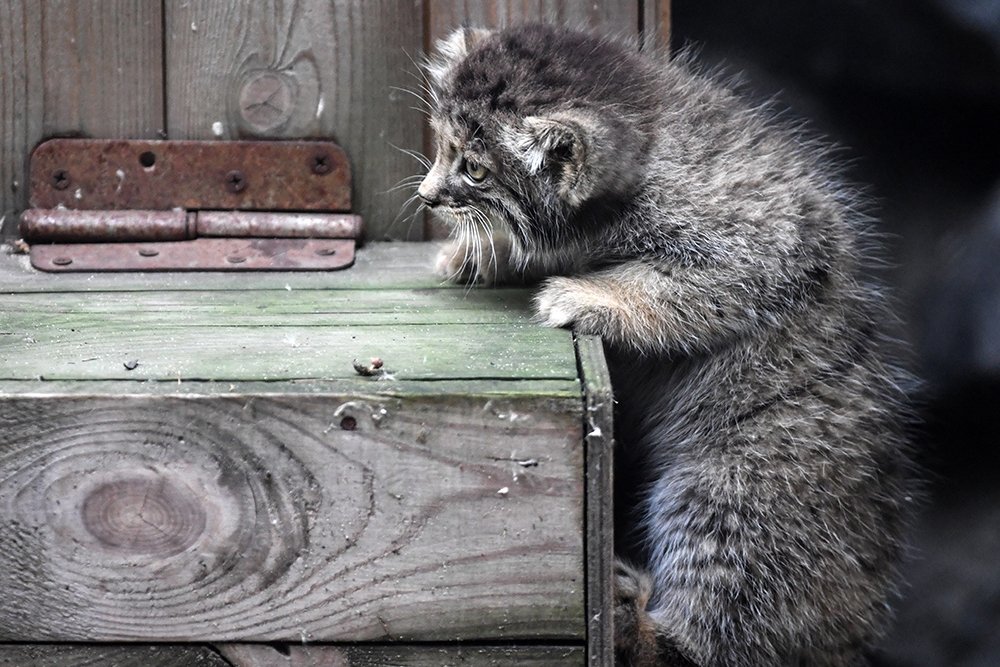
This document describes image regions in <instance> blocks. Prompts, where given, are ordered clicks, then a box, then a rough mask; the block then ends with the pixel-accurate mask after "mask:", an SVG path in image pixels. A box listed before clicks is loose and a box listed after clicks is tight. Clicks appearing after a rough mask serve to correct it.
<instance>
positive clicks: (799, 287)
mask: <svg viewBox="0 0 1000 667" xmlns="http://www.w3.org/2000/svg"><path fill="white" fill-rule="evenodd" d="M427 73H428V87H427V90H426V92H427V93H428V94H429V96H430V106H431V110H430V113H431V124H432V127H433V129H434V132H435V135H436V150H437V156H436V160H435V162H434V164H433V166H432V167H431V168H430V171H429V173H428V174H427V175H426V177H425V178H424V179H423V182H422V183H421V185H420V187H419V190H418V194H419V196H420V198H421V200H422V201H423V202H424V203H425V204H426V205H427V206H429V207H431V208H433V209H434V211H435V213H438V214H440V215H441V217H442V218H443V219H445V220H446V221H449V222H450V223H451V224H452V225H453V226H454V229H455V234H454V237H453V241H451V242H450V243H449V244H448V245H446V246H445V247H444V249H443V250H442V252H441V254H440V256H439V257H438V261H437V270H438V271H439V272H440V273H442V274H443V275H445V276H447V277H449V278H452V279H454V280H457V281H480V282H484V283H490V284H493V283H509V282H524V281H534V280H538V279H543V282H542V283H541V287H540V289H539V290H538V293H537V296H536V298H535V308H536V312H537V317H538V320H539V321H540V322H542V323H544V324H546V325H549V326H553V327H573V328H574V329H576V330H577V331H581V332H586V333H592V334H599V335H601V336H602V337H603V338H604V341H605V344H606V347H607V350H608V356H609V360H610V363H611V370H612V378H613V383H614V388H615V393H616V398H617V400H618V412H617V414H616V424H617V427H616V438H617V441H618V451H617V452H616V475H617V476H618V477H617V488H616V498H617V501H616V502H617V504H618V506H619V509H620V513H619V519H620V520H619V521H618V525H617V531H618V535H619V540H618V544H617V545H616V549H617V550H618V553H619V554H620V555H621V556H622V557H623V560H622V561H621V562H620V564H619V567H618V571H617V572H616V579H617V581H616V592H615V595H616V609H615V619H614V620H615V624H616V654H617V656H618V660H619V662H620V663H622V664H632V665H653V664H664V665H681V664H683V665H687V664H696V665H705V666H708V665H719V666H727V667H732V666H738V665H786V664H807V665H851V664H857V663H858V662H859V661H861V660H862V656H863V653H864V650H865V649H866V647H869V646H870V645H871V644H872V642H873V641H874V640H876V639H877V638H878V637H879V635H880V634H881V633H882V631H883V628H884V626H885V623H886V620H887V615H888V604H887V599H888V597H889V594H890V590H891V589H892V586H893V582H894V577H895V565H896V563H897V561H898V560H899V558H900V552H901V548H902V547H901V535H902V532H903V528H904V524H905V519H906V517H907V514H908V511H907V505H908V503H909V496H908V493H909V492H908V479H909V475H908V470H909V465H908V457H907V453H906V446H905V434H904V428H903V421H904V420H903V418H902V417H903V415H904V410H903V407H902V406H903V405H905V401H906V395H905V390H904V386H905V384H906V382H907V378H906V375H905V374H904V373H903V372H902V371H900V370H898V369H897V368H895V367H894V366H893V365H892V364H891V363H890V362H889V361H887V354H886V351H885V350H886V343H885V341H884V340H883V337H882V336H881V334H880V333H879V329H880V326H881V325H882V323H883V322H884V320H885V319H886V317H887V314H886V311H885V309H884V306H883V301H884V300H883V298H882V295H881V294H880V291H879V289H878V288H877V287H875V286H873V285H872V284H871V283H869V282H866V280H865V278H864V275H863V269H864V265H863V264H864V261H865V257H866V254H867V250H866V247H865V245H866V243H865V241H864V239H865V238H866V236H865V233H864V231H863V229H862V218H861V216H860V214H858V213H857V212H856V211H855V210H854V209H853V205H854V204H855V197H854V195H853V191H852V190H851V189H849V188H846V187H845V186H843V185H842V184H841V183H840V181H839V179H838V175H837V172H836V170H835V169H833V168H832V167H830V166H829V156H828V154H827V153H828V152H827V151H825V150H824V149H823V148H822V146H821V145H819V144H817V143H815V142H811V141H808V140H806V139H804V138H803V136H802V134H801V133H799V132H797V131H793V130H789V129H786V128H782V127H780V125H779V124H777V123H775V122H774V121H773V120H772V119H771V118H770V115H769V113H768V112H767V111H766V110H761V109H753V108H749V107H748V106H747V105H746V104H745V103H744V102H743V101H742V100H741V99H739V97H738V96H737V95H735V94H734V93H733V92H732V91H731V90H729V89H727V88H726V87H725V86H724V85H722V84H720V83H718V82H716V81H715V80H713V79H712V77H707V76H703V75H700V74H699V73H698V72H697V71H696V70H695V69H693V67H692V66H691V64H690V63H689V62H686V59H684V58H681V59H679V60H678V61H675V62H668V61H667V59H666V58H665V57H660V56H656V57H654V56H648V55H646V56H644V55H641V54H639V53H638V52H637V50H636V49H635V48H634V47H632V46H631V45H628V44H623V43H619V42H616V41H613V40H609V39H604V38H600V37H597V36H594V35H591V34H587V33H582V32H576V31H572V30H567V29H562V28H557V27H551V26H543V25H528V26H520V27H514V28H508V29H505V30H502V31H485V30H469V29H463V30H459V31H458V32H456V33H454V34H453V35H451V36H450V37H449V38H448V39H446V40H444V41H442V42H441V43H439V45H438V50H437V55H436V56H435V57H434V58H432V59H431V60H430V61H429V63H428V66H427ZM626 558H627V559H628V561H629V562H631V563H632V564H631V565H629V564H627V562H626V560H625V559H626Z"/></svg>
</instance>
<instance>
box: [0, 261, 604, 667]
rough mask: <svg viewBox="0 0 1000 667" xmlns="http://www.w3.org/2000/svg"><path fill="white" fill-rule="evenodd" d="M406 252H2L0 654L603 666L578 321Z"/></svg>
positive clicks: (599, 418)
mask: <svg viewBox="0 0 1000 667" xmlns="http://www.w3.org/2000/svg"><path fill="white" fill-rule="evenodd" d="M434 250H435V248H434V247H433V246H432V245H431V244H376V245H372V246H369V247H366V248H363V249H362V250H361V251H360V252H359V255H358V263H357V265H356V266H355V267H354V268H351V269H348V270H346V271H340V272H333V273H325V274H318V273H288V274H274V273H261V274H241V275H234V274H229V275H225V274H212V273H203V274H93V275H85V274H77V275H73V274H61V275H54V274H39V273H37V272H34V271H32V270H31V269H29V268H27V266H26V263H25V259H24V258H23V257H21V256H17V255H5V256H2V257H0V359H2V360H3V362H2V364H0V598H2V599H3V600H4V604H2V605H0V642H7V643H2V644H0V665H3V664H17V665H21V664H26V665H55V664H71V663H72V664H107V665H123V666H124V665H138V664H152V665H174V664H177V665H180V664H190V665H199V664H204V665H232V666H243V665H246V666H256V665H270V664H284V663H283V662H275V661H276V660H277V658H275V656H280V657H281V659H282V660H284V661H288V662H289V664H295V665H298V664H301V665H313V664H336V665H340V664H344V665H375V664H386V663H387V662H388V663H391V664H405V665H431V664H449V663H451V662H457V661H463V662H462V664H473V665H498V664H527V665H531V664H537V665H563V664H565V665H569V664H583V663H584V662H585V661H586V662H588V663H589V664H595V665H596V664H608V665H610V664H611V663H610V658H611V653H610V637H611V634H610V632H611V630H610V613H609V612H608V611H607V606H606V605H607V596H606V592H607V586H608V577H609V572H610V566H611V565H610V560H611V551H610V544H611V543H610V482H611V466H610V446H611V445H610V443H611V441H610V433H611V423H610V418H611V400H610V389H609V385H608V383H607V376H606V369H605V368H604V366H603V363H604V362H603V356H602V353H601V348H600V342H599V341H597V340H594V339H590V338H581V339H580V340H579V341H576V343H574V340H573V337H572V335H571V333H570V332H567V331H563V330H551V329H544V328H541V327H538V326H536V325H535V324H533V323H532V322H531V320H530V315H529V310H528V303H529V301H528V298H529V297H528V293H527V292H526V291H525V290H520V289H474V290H466V289H464V288H461V287H454V286H447V285H443V284H441V283H440V281H439V280H438V279H437V278H436V277H434V276H433V275H432V274H431V272H430V270H429V266H430V261H431V257H432V256H433V252H434ZM371 357H380V358H381V359H382V360H383V361H384V369H385V371H386V375H384V376H383V377H378V378H375V377H361V376H359V375H358V374H357V373H356V372H355V370H354V368H353V366H352V362H353V361H354V360H355V359H357V360H359V361H362V362H367V361H368V360H369V359H370V358H371ZM25 642H31V644H25ZM39 642H40V643H39ZM122 642H125V643H122ZM261 642H264V643H261ZM359 642H361V643H359ZM364 642H375V644H365V643H364ZM428 642H430V644H428ZM175 643H176V644H175ZM303 643H305V646H302V645H301V644H303ZM345 643H347V644H345ZM317 644H319V645H317ZM67 661H69V662H67Z"/></svg>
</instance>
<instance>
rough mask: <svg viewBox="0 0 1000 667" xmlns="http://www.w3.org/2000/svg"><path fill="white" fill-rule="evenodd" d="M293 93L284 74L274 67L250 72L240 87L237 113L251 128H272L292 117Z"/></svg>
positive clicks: (267, 130) (254, 129)
mask: <svg viewBox="0 0 1000 667" xmlns="http://www.w3.org/2000/svg"><path fill="white" fill-rule="evenodd" d="M292 97H293V95H292V86H291V84H290V83H289V81H288V78H287V77H286V76H285V75H283V74H281V73H279V72H275V71H273V70H257V71H255V72H251V73H249V74H248V75H247V77H246V81H245V82H244V84H243V87H242V88H241V89H240V100H239V105H240V116H241V117H242V118H243V121H244V122H245V123H246V124H247V125H248V126H249V128H250V129H251V130H253V131H254V132H258V133H264V132H269V131H271V130H275V129H277V128H278V127H280V126H281V125H283V124H284V123H285V122H286V121H287V120H288V119H289V118H290V117H291V115H292V107H293V105H292Z"/></svg>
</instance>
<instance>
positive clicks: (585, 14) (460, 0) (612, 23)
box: [425, 0, 642, 239]
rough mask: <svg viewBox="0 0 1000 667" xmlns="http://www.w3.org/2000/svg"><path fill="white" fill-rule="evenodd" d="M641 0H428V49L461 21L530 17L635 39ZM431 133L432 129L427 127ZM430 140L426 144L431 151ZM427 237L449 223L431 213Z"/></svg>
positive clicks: (486, 23)
mask: <svg viewBox="0 0 1000 667" xmlns="http://www.w3.org/2000/svg"><path fill="white" fill-rule="evenodd" d="M640 4H642V3H641V2H639V0H612V1H609V2H572V1H571V0H539V1H538V2H531V3H527V2H524V1H523V0H486V1H485V2H483V1H480V0H434V1H433V2H428V3H427V44H426V47H427V49H429V50H431V49H433V48H434V44H435V42H436V41H437V40H439V39H443V38H445V37H447V36H448V35H449V34H450V33H451V32H452V31H453V30H455V29H456V28H458V27H459V26H462V25H471V26H475V27H483V28H496V27H502V26H507V25H512V24H517V23H524V22H529V21H546V22H551V23H559V24H562V25H570V26H576V27H588V28H594V29H597V30H599V31H601V32H604V33H606V34H612V35H617V36H621V37H625V38H627V39H636V38H637V36H638V27H639V6H640ZM428 136H429V130H428ZM430 146H431V144H430V142H429V140H426V141H425V147H426V150H427V151H428V154H430V152H431V150H430ZM426 230H427V231H426V236H427V238H433V239H443V238H446V237H447V236H448V234H449V228H448V226H447V225H446V224H444V223H442V222H440V221H438V220H435V219H434V217H433V216H428V218H427V221H426Z"/></svg>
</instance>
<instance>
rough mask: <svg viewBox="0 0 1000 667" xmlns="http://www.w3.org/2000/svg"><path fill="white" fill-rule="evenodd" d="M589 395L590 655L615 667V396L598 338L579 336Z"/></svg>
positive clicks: (604, 665)
mask: <svg viewBox="0 0 1000 667" xmlns="http://www.w3.org/2000/svg"><path fill="white" fill-rule="evenodd" d="M576 350H577V357H578V359H579V361H580V375H581V378H582V380H583V386H584V396H585V412H584V427H583V428H584V432H585V433H586V457H587V509H586V517H587V647H588V650H587V655H588V664H589V665H595V666H596V665H600V666H601V667H612V665H614V625H613V622H614V613H613V610H612V607H611V600H612V590H611V589H612V573H613V568H614V557H615V554H614V503H613V501H614V457H613V454H614V423H613V417H614V395H613V393H612V390H611V376H610V374H609V373H608V366H607V363H606V362H605V359H604V346H603V345H602V343H601V339H600V338H599V337H598V336H584V335H578V336H576Z"/></svg>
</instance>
